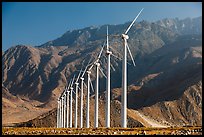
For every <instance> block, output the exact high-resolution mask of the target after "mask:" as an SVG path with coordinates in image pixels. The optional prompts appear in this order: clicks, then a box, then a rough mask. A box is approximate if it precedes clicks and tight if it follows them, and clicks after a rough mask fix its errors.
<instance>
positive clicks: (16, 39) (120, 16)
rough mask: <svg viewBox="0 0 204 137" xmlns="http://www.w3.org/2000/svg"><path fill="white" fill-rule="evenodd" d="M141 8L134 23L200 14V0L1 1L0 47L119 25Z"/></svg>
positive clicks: (131, 18) (5, 48)
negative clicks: (171, 0) (169, 0)
mask: <svg viewBox="0 0 204 137" xmlns="http://www.w3.org/2000/svg"><path fill="white" fill-rule="evenodd" d="M142 8H144V10H143V12H142V13H141V15H140V16H139V18H138V20H137V21H138V22H140V21H142V20H146V21H150V22H153V21H157V20H160V19H163V18H176V17H178V18H179V19H184V18H186V17H190V18H194V17H199V16H202V2H2V50H3V51H6V50H7V49H8V48H10V47H12V46H15V45H18V44H23V45H30V46H38V45H41V44H44V43H46V42H48V41H50V40H54V39H56V38H58V37H60V36H62V35H63V34H64V33H65V32H66V31H68V30H74V29H82V28H85V27H89V26H100V25H104V24H123V23H125V22H127V21H132V20H133V19H134V18H135V16H136V15H137V14H138V13H139V11H140V10H141V9H142Z"/></svg>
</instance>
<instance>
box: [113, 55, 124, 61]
mask: <svg viewBox="0 0 204 137" xmlns="http://www.w3.org/2000/svg"><path fill="white" fill-rule="evenodd" d="M111 55H112V56H113V57H115V58H116V59H118V60H122V58H120V57H118V56H116V55H114V54H111Z"/></svg>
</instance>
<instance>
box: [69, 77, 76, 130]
mask: <svg viewBox="0 0 204 137" xmlns="http://www.w3.org/2000/svg"><path fill="white" fill-rule="evenodd" d="M74 78H75V75H74V77H73V79H72V83H71V86H70V90H71V91H70V105H69V127H72V93H73V89H74V88H73V87H72V86H73V82H74Z"/></svg>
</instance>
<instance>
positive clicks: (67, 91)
mask: <svg viewBox="0 0 204 137" xmlns="http://www.w3.org/2000/svg"><path fill="white" fill-rule="evenodd" d="M70 84H71V80H70V82H69V86H68V88H66V93H67V110H66V112H67V125H66V127H67V128H68V127H69V93H70Z"/></svg>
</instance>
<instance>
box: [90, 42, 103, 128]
mask: <svg viewBox="0 0 204 137" xmlns="http://www.w3.org/2000/svg"><path fill="white" fill-rule="evenodd" d="M103 48H104V45H103V47H102V48H101V51H100V53H99V55H98V57H97V59H96V60H95V61H94V62H93V64H92V65H91V67H90V68H89V70H88V71H89V73H91V69H92V68H93V66H94V65H96V90H95V115H94V116H95V117H94V127H95V128H96V127H98V91H99V70H100V71H101V72H102V70H101V69H100V62H99V60H100V57H101V54H102V51H103ZM89 73H88V74H89ZM102 74H103V72H102ZM88 77H89V80H90V74H89V75H88ZM89 82H91V81H89ZM88 84H89V83H88ZM88 86H89V85H88ZM88 93H90V92H88ZM87 100H88V99H87ZM87 105H89V104H87Z"/></svg>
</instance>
